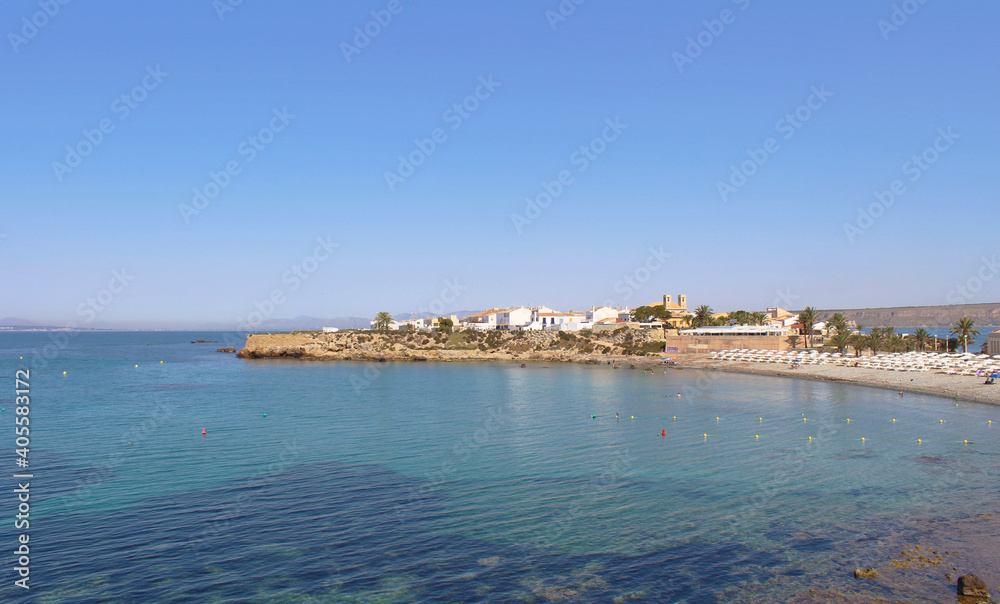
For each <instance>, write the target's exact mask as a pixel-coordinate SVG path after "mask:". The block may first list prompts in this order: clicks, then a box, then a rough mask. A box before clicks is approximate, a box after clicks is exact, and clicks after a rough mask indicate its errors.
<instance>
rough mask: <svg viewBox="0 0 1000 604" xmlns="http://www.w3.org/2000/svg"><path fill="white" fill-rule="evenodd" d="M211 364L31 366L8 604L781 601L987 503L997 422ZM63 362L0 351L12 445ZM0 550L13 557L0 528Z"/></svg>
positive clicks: (346, 369)
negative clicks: (25, 480) (888, 526)
mask: <svg viewBox="0 0 1000 604" xmlns="http://www.w3.org/2000/svg"><path fill="white" fill-rule="evenodd" d="M218 337H219V334H211V333H208V334H206V333H200V334H193V333H83V334H74V335H72V336H69V337H68V342H63V344H66V347H65V348H63V349H61V350H60V351H59V353H58V355H57V357H56V358H55V359H54V360H52V361H50V362H49V363H48V365H47V366H46V367H44V368H43V367H41V366H40V364H35V366H34V368H33V369H32V380H31V389H32V394H33V402H32V411H31V416H30V417H31V430H32V432H31V452H30V460H31V467H30V470H32V471H33V472H34V473H35V478H34V479H33V480H32V482H31V529H30V531H28V532H29V533H30V535H31V541H30V543H31V585H32V589H31V590H30V591H29V592H24V590H21V589H19V588H14V587H11V584H12V583H13V580H14V579H15V578H16V577H15V576H14V573H13V571H12V569H11V565H10V560H11V559H12V557H10V556H9V555H8V562H7V563H6V564H5V567H4V568H5V569H6V570H5V571H4V574H5V575H6V578H5V579H4V582H3V587H2V595H0V599H2V600H3V601H5V602H8V601H9V602H144V603H145V602H251V601H252V602H418V601H419V602H428V601H440V602H479V601H483V602H485V601H539V602H544V601H547V599H548V600H554V599H558V598H564V599H562V600H561V601H588V602H589V601H612V600H613V599H614V598H616V597H619V598H632V600H630V601H660V602H711V601H716V600H717V601H727V602H731V601H739V600H740V599H741V598H747V601H782V600H783V599H784V598H786V597H788V596H790V595H793V594H794V593H797V592H799V591H802V590H804V589H808V588H809V587H810V586H812V585H813V584H814V582H815V581H816V580H818V578H820V577H829V576H830V575H831V574H841V575H842V574H844V571H845V565H847V564H851V563H853V558H852V556H853V555H855V554H858V555H860V554H861V553H863V552H862V551H861V550H859V549H858V548H861V547H862V546H859V545H857V543H858V542H859V541H864V540H865V539H869V540H875V541H877V540H878V538H879V534H880V531H881V530H884V525H883V524H880V523H884V522H885V519H887V518H894V517H900V516H919V515H921V514H938V515H940V514H948V515H952V516H962V515H965V514H973V513H975V512H978V511H981V509H982V507H983V505H984V504H989V505H993V502H994V501H995V491H996V485H997V484H998V483H1000V480H998V479H1000V469H998V464H997V461H998V456H1000V446H998V443H997V439H996V433H995V432H994V431H993V430H1000V408H996V407H988V406H980V405H973V404H966V403H958V404H956V403H955V402H954V401H948V400H942V399H935V398H931V397H921V396H917V395H907V396H905V397H904V398H900V397H899V396H898V394H896V393H894V392H889V391H882V390H870V389H863V388H856V387H848V386H844V385H838V384H828V383H820V382H810V381H799V380H784V379H777V378H758V377H751V376H739V375H730V374H720V373H702V372H696V371H690V370H670V371H668V372H667V375H666V376H663V375H658V376H656V377H649V376H648V375H646V376H644V375H643V374H642V373H641V372H640V371H630V370H612V369H611V368H609V367H607V366H555V365H554V366H551V367H548V368H545V367H543V366H541V365H531V366H529V367H528V368H526V369H521V368H520V367H519V366H518V365H516V364H425V363H419V364H418V363H413V364H382V365H365V364H322V363H305V362H273V361H264V362H260V361H258V362H247V361H242V360H239V359H236V358H235V357H234V356H233V355H231V354H218V353H216V352H215V348H216V346H217V345H212V344H191V343H190V342H191V340H194V339H199V338H201V339H208V340H211V339H218ZM50 342H51V339H50V336H49V335H48V334H44V333H5V334H0V353H2V354H0V359H2V360H0V392H2V401H3V405H4V406H5V407H6V409H7V410H6V412H4V413H3V414H0V421H4V422H7V423H8V425H10V426H12V425H13V423H14V416H13V414H12V412H11V411H12V407H13V405H12V397H13V389H14V384H13V379H12V377H13V375H14V372H15V370H16V369H17V368H19V367H32V366H33V364H32V362H31V359H32V357H33V355H32V351H33V350H40V349H41V348H42V347H43V346H45V345H46V344H48V343H50ZM51 350H53V349H50V351H51ZM19 356H24V357H25V360H24V361H21V360H19V359H18V357H19ZM160 361H163V363H162V364H161V363H160ZM135 365H138V367H135ZM63 371H65V372H66V375H65V376H64V375H63V374H62V372H63ZM679 391H680V392H683V393H684V396H682V397H681V398H677V396H676V393H677V392H679ZM616 412H618V413H619V414H620V416H621V419H620V420H616V418H615V413H616ZM265 414H266V417H265ZM595 415H596V418H595V417H593V416H595ZM632 416H634V419H632ZM674 416H676V418H677V419H676V420H675V419H673V418H674ZM717 417H718V420H716V418H717ZM803 418H806V421H803ZM847 418H850V420H851V421H850V422H849V423H848V422H847V421H846V419H847ZM893 418H895V419H896V422H895V423H893V422H892V419H893ZM761 419H762V420H763V421H760V420H761ZM940 420H944V423H941V422H940ZM988 420H993V426H992V427H990V426H989V425H988V423H987V422H988ZM202 429H205V430H206V434H205V435H204V436H203V435H202ZM662 430H666V435H665V436H663V435H661V431H662ZM3 433H5V434H8V437H7V441H6V443H5V446H6V447H7V451H8V456H9V468H10V471H11V472H13V471H16V469H15V467H14V457H15V455H14V451H13V449H14V448H15V446H14V436H13V430H6V431H3ZM705 434H707V435H708V436H707V437H705V436H704V435H705ZM755 435H757V436H759V438H755ZM810 436H812V437H813V440H812V441H811V442H810V441H809V439H808V437H810ZM862 437H864V438H865V441H864V442H862V440H861V438H862ZM918 438H920V439H922V440H923V443H922V444H920V445H918V444H917V439H918ZM964 440H969V441H972V444H968V445H966V444H965V443H964V442H963V441H964ZM2 442H3V441H2V440H0V444H2ZM129 442H131V445H130V444H128V443H129ZM928 459H932V460H935V461H934V462H933V463H928V462H927V460H928ZM6 481H7V484H8V485H9V486H10V487H13V486H15V485H14V484H13V479H12V478H7V479H6ZM7 492H8V493H9V492H10V491H7ZM2 501H3V502H5V503H2V505H5V506H7V509H6V510H4V511H3V513H4V514H5V515H13V513H15V511H16V510H15V507H16V502H15V501H14V500H13V496H12V495H8V496H7V497H5V498H3V499H2ZM0 543H2V544H3V545H2V547H3V548H5V550H6V548H9V549H10V550H13V549H14V548H15V547H16V533H15V531H13V530H12V528H11V526H10V523H5V525H4V527H3V528H2V529H0ZM850 568H853V566H851V567H850ZM706 573H707V574H710V575H712V576H713V577H714V578H713V581H712V582H711V583H708V582H704V581H703V580H702V577H703V576H704V575H705V574H706ZM779 579H780V580H779ZM889 595H891V594H889ZM619 601H622V600H619Z"/></svg>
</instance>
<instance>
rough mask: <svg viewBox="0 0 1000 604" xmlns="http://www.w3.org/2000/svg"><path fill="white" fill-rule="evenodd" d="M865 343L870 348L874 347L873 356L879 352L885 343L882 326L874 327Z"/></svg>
mask: <svg viewBox="0 0 1000 604" xmlns="http://www.w3.org/2000/svg"><path fill="white" fill-rule="evenodd" d="M865 344H866V345H867V346H868V348H871V349H872V356H875V355H877V354H878V351H879V350H880V349H881V348H882V346H883V345H884V344H885V332H883V331H882V328H881V327H872V331H871V333H870V334H868V337H867V338H865Z"/></svg>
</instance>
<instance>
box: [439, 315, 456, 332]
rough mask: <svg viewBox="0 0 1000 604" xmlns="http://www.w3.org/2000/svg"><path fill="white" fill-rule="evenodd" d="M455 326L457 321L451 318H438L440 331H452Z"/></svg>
mask: <svg viewBox="0 0 1000 604" xmlns="http://www.w3.org/2000/svg"><path fill="white" fill-rule="evenodd" d="M454 327H455V322H454V321H452V320H451V319H448V318H444V319H438V331H443V332H444V333H451V330H452V328H454Z"/></svg>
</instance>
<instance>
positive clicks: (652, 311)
mask: <svg viewBox="0 0 1000 604" xmlns="http://www.w3.org/2000/svg"><path fill="white" fill-rule="evenodd" d="M631 318H632V320H633V321H637V322H639V323H653V322H656V321H661V322H663V323H666V322H667V321H669V320H670V319H672V318H673V315H672V314H671V313H670V311H669V310H667V309H666V308H664V307H662V306H640V307H638V308H634V309H632V312H631Z"/></svg>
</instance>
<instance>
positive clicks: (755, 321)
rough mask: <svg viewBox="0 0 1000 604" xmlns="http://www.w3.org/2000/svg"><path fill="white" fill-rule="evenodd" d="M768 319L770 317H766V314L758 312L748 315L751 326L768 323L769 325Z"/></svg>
mask: <svg viewBox="0 0 1000 604" xmlns="http://www.w3.org/2000/svg"><path fill="white" fill-rule="evenodd" d="M769 319H770V317H769V316H768V314H767V313H766V312H760V311H758V312H755V313H752V314H751V315H750V324H751V325H767V324H768V323H770V321H769Z"/></svg>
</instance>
